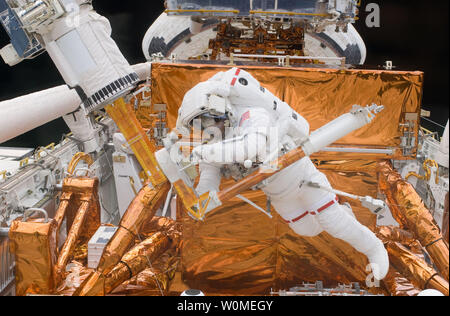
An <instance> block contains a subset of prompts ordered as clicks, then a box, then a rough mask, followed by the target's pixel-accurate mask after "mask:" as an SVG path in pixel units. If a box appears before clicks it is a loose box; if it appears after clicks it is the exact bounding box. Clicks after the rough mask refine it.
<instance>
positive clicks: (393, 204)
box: [378, 161, 449, 280]
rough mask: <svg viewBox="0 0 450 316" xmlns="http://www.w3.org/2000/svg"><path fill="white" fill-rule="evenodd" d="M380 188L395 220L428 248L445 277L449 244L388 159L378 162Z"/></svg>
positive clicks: (447, 266) (414, 193)
mask: <svg viewBox="0 0 450 316" xmlns="http://www.w3.org/2000/svg"><path fill="white" fill-rule="evenodd" d="M378 173H379V186H380V190H381V191H382V192H383V193H384V194H385V195H386V199H387V202H388V205H389V207H390V209H391V212H392V215H393V217H394V218H395V220H396V221H397V222H398V223H399V224H400V225H402V227H403V228H404V229H408V230H409V231H411V232H412V233H413V234H414V237H415V238H416V239H417V240H418V241H419V242H420V243H421V244H422V246H423V247H425V249H426V250H427V251H428V253H429V255H430V257H431V258H432V259H433V262H434V264H435V265H436V266H437V268H438V269H439V272H440V273H441V275H442V276H443V277H444V278H445V279H447V280H448V276H449V248H448V244H447V243H446V242H445V241H444V240H443V237H442V234H441V232H440V229H439V227H438V226H437V224H436V222H435V221H434V219H433V216H432V215H431V213H430V211H429V210H428V209H427V208H426V207H425V205H424V204H423V201H422V199H421V198H420V197H419V195H418V194H417V192H416V191H415V190H414V188H413V186H412V185H411V184H409V183H408V182H406V181H405V180H404V179H403V178H402V177H401V175H400V174H399V173H398V172H397V171H395V170H394V169H393V167H392V165H391V163H390V162H387V161H386V162H381V163H380V164H379V166H378Z"/></svg>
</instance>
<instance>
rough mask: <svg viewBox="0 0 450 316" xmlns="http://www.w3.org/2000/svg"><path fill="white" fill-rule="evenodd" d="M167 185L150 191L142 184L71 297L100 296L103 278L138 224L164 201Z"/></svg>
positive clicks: (137, 230)
mask: <svg viewBox="0 0 450 316" xmlns="http://www.w3.org/2000/svg"><path fill="white" fill-rule="evenodd" d="M169 189H170V184H169V183H168V182H166V183H164V184H162V185H160V186H157V187H155V188H151V187H149V186H148V185H145V186H144V187H143V188H142V189H141V190H140V191H139V193H138V195H137V196H136V197H135V198H134V200H133V201H132V202H131V204H130V206H129V207H128V209H127V211H126V212H125V214H124V216H123V217H122V220H121V221H120V224H119V228H118V230H117V231H116V233H115V234H114V236H113V237H112V238H111V240H110V241H109V243H108V244H107V245H106V247H105V250H104V251H103V255H102V257H101V259H100V262H99V265H98V267H97V270H96V271H95V272H93V273H92V274H91V275H90V276H89V277H88V278H87V279H86V281H85V282H84V283H83V284H82V285H81V286H80V287H79V288H78V289H77V290H76V291H75V293H74V295H80V296H85V295H89V293H96V294H97V293H98V295H104V277H105V275H107V274H108V273H109V272H111V270H112V269H113V268H114V266H115V265H116V264H117V263H119V261H120V260H121V258H122V256H123V255H124V254H125V253H126V252H127V251H128V250H129V249H130V248H131V247H132V246H133V245H134V242H135V238H136V237H137V235H138V234H139V233H140V230H141V228H142V225H143V224H144V223H145V222H148V221H150V220H151V219H152V218H153V216H154V215H155V213H156V211H157V210H158V208H159V207H160V206H161V204H162V203H163V202H164V199H165V197H166V195H167V193H168V192H169Z"/></svg>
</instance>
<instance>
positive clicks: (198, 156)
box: [190, 146, 204, 165]
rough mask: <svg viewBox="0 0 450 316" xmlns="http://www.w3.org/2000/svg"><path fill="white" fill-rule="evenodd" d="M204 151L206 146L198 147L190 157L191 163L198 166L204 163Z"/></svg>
mask: <svg viewBox="0 0 450 316" xmlns="http://www.w3.org/2000/svg"><path fill="white" fill-rule="evenodd" d="M203 151H204V146H197V147H195V148H194V149H193V150H192V152H191V156H190V161H191V163H192V164H194V165H198V164H199V163H200V162H202V161H203V160H204V159H203V155H202V153H203Z"/></svg>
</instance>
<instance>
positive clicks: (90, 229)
mask: <svg viewBox="0 0 450 316" xmlns="http://www.w3.org/2000/svg"><path fill="white" fill-rule="evenodd" d="M98 185H99V184H98V179H97V178H87V177H76V178H72V177H68V178H65V179H64V181H63V193H62V197H63V198H64V199H63V200H62V201H61V205H60V209H59V210H58V212H57V218H58V220H60V219H61V218H63V217H64V215H65V216H66V220H67V232H69V231H70V229H71V228H72V225H73V222H74V220H75V217H76V216H77V213H78V210H79V209H80V207H81V206H82V204H84V202H85V201H91V205H90V207H89V211H88V212H87V217H86V220H85V223H84V224H83V227H82V230H81V232H80V234H79V235H78V240H79V242H80V243H88V242H89V240H90V239H91V237H92V236H93V235H94V234H95V232H96V231H97V229H98V228H99V227H100V225H101V218H100V216H101V215H100V202H99V197H98ZM68 196H71V198H70V200H69V203H68V206H67V208H65V209H64V208H63V209H61V206H64V205H65V204H66V203H67V202H66V201H65V200H67V198H68ZM59 211H61V212H59ZM63 212H64V214H63Z"/></svg>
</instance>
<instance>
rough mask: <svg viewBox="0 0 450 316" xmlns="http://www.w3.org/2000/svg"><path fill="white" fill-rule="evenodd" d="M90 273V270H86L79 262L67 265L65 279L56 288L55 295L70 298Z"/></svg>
mask: <svg viewBox="0 0 450 316" xmlns="http://www.w3.org/2000/svg"><path fill="white" fill-rule="evenodd" d="M92 271H93V270H92V269H89V268H86V267H85V266H84V265H83V264H82V263H81V262H79V261H76V260H75V261H72V262H71V263H69V264H68V265H67V270H66V272H67V273H66V279H65V280H64V282H62V283H61V284H60V285H59V286H58V288H57V290H56V294H58V295H63V296H72V294H73V293H74V292H75V290H76V289H77V288H78V287H79V286H80V285H81V284H82V283H83V282H84V280H86V278H87V277H88V276H89V275H90V274H91V273H92Z"/></svg>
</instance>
